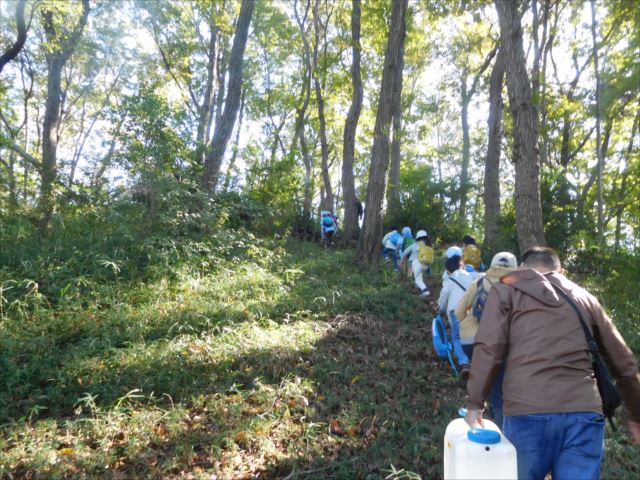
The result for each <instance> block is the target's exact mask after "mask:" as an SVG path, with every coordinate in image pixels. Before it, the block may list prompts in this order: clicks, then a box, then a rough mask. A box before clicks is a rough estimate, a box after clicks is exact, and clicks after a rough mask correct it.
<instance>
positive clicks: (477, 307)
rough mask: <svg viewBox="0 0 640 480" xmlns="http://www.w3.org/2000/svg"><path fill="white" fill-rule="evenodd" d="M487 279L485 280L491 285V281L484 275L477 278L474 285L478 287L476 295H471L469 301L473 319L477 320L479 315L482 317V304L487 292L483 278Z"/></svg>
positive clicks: (485, 299) (484, 301) (485, 300)
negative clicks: (471, 299) (471, 297)
mask: <svg viewBox="0 0 640 480" xmlns="http://www.w3.org/2000/svg"><path fill="white" fill-rule="evenodd" d="M485 278H486V279H487V282H489V284H490V285H491V286H492V287H493V282H492V281H491V280H489V279H488V278H487V277H486V276H485V277H482V278H480V279H479V280H478V282H477V283H476V285H477V286H478V289H477V291H476V296H475V297H473V302H471V312H472V313H473V316H474V317H475V319H476V320H477V321H478V322H479V321H480V317H482V312H483V311H484V304H485V303H486V302H487V296H488V295H489V292H488V291H487V289H486V288H484V279H485Z"/></svg>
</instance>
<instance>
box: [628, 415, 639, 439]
mask: <svg viewBox="0 0 640 480" xmlns="http://www.w3.org/2000/svg"><path fill="white" fill-rule="evenodd" d="M629 430H630V431H631V438H632V439H633V443H635V444H638V445H640V422H634V421H633V420H629Z"/></svg>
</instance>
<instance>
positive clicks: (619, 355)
mask: <svg viewBox="0 0 640 480" xmlns="http://www.w3.org/2000/svg"><path fill="white" fill-rule="evenodd" d="M564 295H566V296H567V297H566V298H567V299H566V300H565V297H564ZM569 300H570V301H571V302H573V303H574V304H575V306H576V309H577V311H578V312H580V316H582V318H583V319H584V321H585V323H586V324H587V325H588V328H589V329H590V331H592V332H593V333H592V334H593V337H594V338H595V339H596V341H597V343H598V345H599V350H600V353H601V354H602V357H603V358H604V359H605V360H606V362H607V364H608V366H609V368H610V370H611V373H612V375H613V377H614V378H615V380H617V387H618V390H619V391H620V393H621V395H622V398H623V400H624V403H625V404H626V407H627V410H628V413H629V427H630V430H631V434H632V436H633V440H634V442H636V443H640V374H639V373H638V363H637V361H636V359H635V358H634V356H633V353H632V352H631V350H630V349H629V347H628V346H627V345H626V344H625V342H624V340H623V339H622V337H621V336H620V334H619V333H618V330H617V329H616V327H615V326H614V325H613V323H612V322H611V319H610V318H609V317H608V316H607V315H606V313H605V312H604V310H603V308H602V307H601V306H600V304H599V303H598V301H597V300H596V298H595V297H593V296H592V295H591V294H589V293H588V292H587V291H586V290H584V289H583V288H581V287H579V286H578V285H576V284H575V283H573V282H571V281H570V280H568V279H567V278H566V277H565V276H564V275H563V274H562V273H561V265H560V259H559V258H558V255H557V254H556V252H554V251H553V250H552V249H550V248H546V247H534V248H532V249H530V250H528V251H527V252H525V254H524V255H523V268H521V269H518V270H516V271H514V272H511V273H509V274H508V275H506V276H504V277H502V278H501V279H500V283H499V284H496V285H495V286H494V287H493V289H492V290H491V292H490V293H489V296H488V297H487V302H486V304H485V307H484V312H483V314H482V321H481V322H480V326H479V328H478V333H477V334H476V339H475V342H476V343H475V348H474V352H473V359H472V362H471V373H470V377H469V382H468V383H467V392H468V399H467V409H468V411H467V416H466V417H465V420H466V421H467V423H468V424H469V425H470V426H471V427H477V425H478V424H480V425H482V424H483V422H482V406H483V404H484V400H485V399H486V397H487V394H488V392H489V388H490V386H491V382H492V380H493V377H494V376H495V374H496V372H497V371H498V369H499V368H500V365H501V364H502V363H504V364H505V375H504V382H503V396H504V415H505V417H504V429H503V430H504V434H505V435H506V437H507V438H508V439H509V440H510V441H511V442H512V443H513V444H514V446H515V447H516V451H517V455H518V478H519V479H522V480H524V479H536V480H537V479H539V480H542V479H544V477H545V475H546V474H547V473H548V472H551V473H552V475H553V479H554V480H562V479H571V480H573V479H578V478H580V479H597V478H599V475H600V466H601V463H602V457H603V450H604V426H605V420H604V417H603V411H602V400H601V398H600V395H599V393H598V387H597V384H596V379H595V378H594V374H593V368H592V363H591V358H590V356H589V349H588V346H587V340H586V337H585V332H584V330H583V328H582V325H581V323H580V320H579V317H578V314H577V312H576V310H574V308H573V306H572V305H571V303H570V301H569Z"/></svg>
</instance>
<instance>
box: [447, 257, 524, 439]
mask: <svg viewBox="0 0 640 480" xmlns="http://www.w3.org/2000/svg"><path fill="white" fill-rule="evenodd" d="M517 266H518V261H517V260H516V256H515V255H514V254H513V253H511V252H500V253H496V254H495V255H494V256H493V259H492V260H491V265H490V266H489V270H487V273H486V274H485V275H483V276H482V277H480V278H479V279H478V280H477V281H475V282H473V283H472V284H471V285H469V288H468V289H467V291H466V292H464V295H463V296H462V298H461V299H460V301H459V302H458V306H457V307H456V318H459V319H460V343H461V344H462V350H464V353H465V354H466V355H467V357H469V358H472V356H473V342H474V341H475V336H476V332H477V331H478V324H479V322H480V319H481V317H482V313H483V311H484V306H485V304H486V302H487V296H488V295H489V292H490V291H491V288H492V287H493V286H494V285H495V284H496V283H499V282H500V278H501V277H503V276H504V275H506V274H508V273H509V272H512V271H513V270H515V269H516V267H517ZM503 377H504V369H502V368H501V369H500V370H499V372H498V374H497V375H496V378H495V379H494V381H493V384H492V385H491V393H490V395H489V397H490V401H491V410H492V412H493V421H494V422H495V423H496V425H498V427H500V428H502V379H503Z"/></svg>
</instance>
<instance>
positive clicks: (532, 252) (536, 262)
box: [522, 247, 562, 271]
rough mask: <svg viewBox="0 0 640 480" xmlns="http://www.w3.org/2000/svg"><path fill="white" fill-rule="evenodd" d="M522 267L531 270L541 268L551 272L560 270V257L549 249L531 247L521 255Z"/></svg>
mask: <svg viewBox="0 0 640 480" xmlns="http://www.w3.org/2000/svg"><path fill="white" fill-rule="evenodd" d="M522 265H524V266H526V267H531V268H535V267H543V268H548V269H549V270H552V271H558V270H561V269H562V265H561V263H560V257H559V256H558V254H557V253H556V251H555V250H554V249H553V248H549V247H531V248H530V249H529V250H527V251H526V252H524V254H523V255H522Z"/></svg>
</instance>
